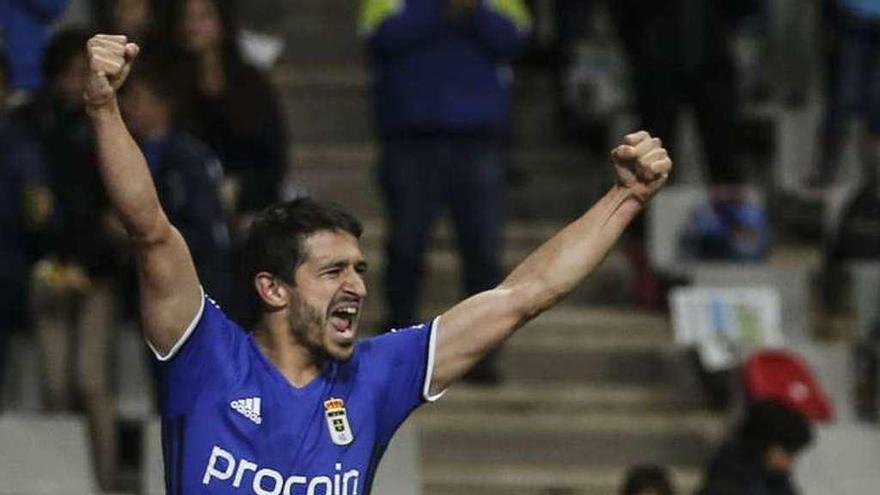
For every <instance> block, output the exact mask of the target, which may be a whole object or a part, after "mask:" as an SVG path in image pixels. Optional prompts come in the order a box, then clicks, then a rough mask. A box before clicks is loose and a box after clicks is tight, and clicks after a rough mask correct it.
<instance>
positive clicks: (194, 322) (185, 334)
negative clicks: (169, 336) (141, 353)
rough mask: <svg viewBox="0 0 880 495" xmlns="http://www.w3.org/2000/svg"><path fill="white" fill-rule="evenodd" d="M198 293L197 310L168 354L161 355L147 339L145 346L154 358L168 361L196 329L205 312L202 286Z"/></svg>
mask: <svg viewBox="0 0 880 495" xmlns="http://www.w3.org/2000/svg"><path fill="white" fill-rule="evenodd" d="M199 293H200V294H201V300H202V302H201V304H200V305H199V310H198V311H197V312H196V315H195V317H194V318H193V319H192V321H191V322H190V324H189V326H188V327H187V328H186V331H185V332H183V334H182V335H181V336H180V338H179V339H177V342H176V343H175V344H174V346H172V347H171V350H170V351H168V354H165V355H164V356H163V355H162V354H161V353H160V352H159V351H157V350H156V348H155V347H153V344H152V343H151V342H150V341H149V340H147V347H149V348H150V350H151V351H153V355H154V356H156V359H158V360H159V361H163V362H164V361H168V360H170V359H171V358H173V357H174V355H175V354H177V351H179V350H180V348H181V347H183V344H185V343H186V341H187V340H188V339H189V336H190V335H192V333H193V330H195V329H196V326H197V325H198V324H199V321H200V320H201V319H202V313H204V312H205V290H204V289H203V288H202V287H199Z"/></svg>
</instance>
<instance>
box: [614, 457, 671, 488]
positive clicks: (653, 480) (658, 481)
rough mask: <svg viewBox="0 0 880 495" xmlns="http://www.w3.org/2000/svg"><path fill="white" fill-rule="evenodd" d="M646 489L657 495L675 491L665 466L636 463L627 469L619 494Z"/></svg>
mask: <svg viewBox="0 0 880 495" xmlns="http://www.w3.org/2000/svg"><path fill="white" fill-rule="evenodd" d="M647 490H652V491H653V492H655V493H657V494H658V495H673V493H675V490H674V489H673V487H672V482H671V481H670V480H669V474H668V473H667V471H666V468H664V467H663V466H658V465H655V464H637V465H635V466H632V467H631V468H629V469H628V470H627V472H626V478H624V482H623V489H622V490H621V492H620V493H621V495H640V494H641V493H643V492H645V491H647Z"/></svg>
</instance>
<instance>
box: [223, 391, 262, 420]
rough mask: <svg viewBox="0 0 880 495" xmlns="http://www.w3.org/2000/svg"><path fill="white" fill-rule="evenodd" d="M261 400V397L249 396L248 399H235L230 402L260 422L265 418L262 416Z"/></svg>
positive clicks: (238, 410) (248, 417)
mask: <svg viewBox="0 0 880 495" xmlns="http://www.w3.org/2000/svg"><path fill="white" fill-rule="evenodd" d="M261 401H262V399H260V398H259V397H249V398H247V399H238V400H234V401H232V402H230V403H229V406H230V407H231V408H232V409H234V410H235V411H237V412H238V413H239V414H241V415H242V416H244V417H246V418H247V419H249V420H251V421H253V422H254V423H256V424H260V423H262V422H263V418H262V417H261V416H260V402H261Z"/></svg>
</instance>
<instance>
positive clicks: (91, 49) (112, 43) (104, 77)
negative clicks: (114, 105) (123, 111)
mask: <svg viewBox="0 0 880 495" xmlns="http://www.w3.org/2000/svg"><path fill="white" fill-rule="evenodd" d="M138 51H140V49H139V48H138V46H137V45H136V44H134V43H129V42H128V38H126V37H125V36H122V35H109V34H96V35H95V36H92V38H91V39H89V41H88V43H87V44H86V56H87V57H88V64H89V73H88V80H87V81H86V91H85V94H84V95H83V97H84V98H85V101H86V106H87V107H88V108H90V109H96V108H100V107H103V106H105V105H107V104H109V103H111V102H112V101H113V98H114V96H115V95H116V90H117V89H119V87H120V86H122V83H124V82H125V78H126V77H128V73H129V72H131V63H132V62H133V61H134V58H135V57H137V54H138Z"/></svg>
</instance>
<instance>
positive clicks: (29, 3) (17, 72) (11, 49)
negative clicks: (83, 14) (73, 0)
mask: <svg viewBox="0 0 880 495" xmlns="http://www.w3.org/2000/svg"><path fill="white" fill-rule="evenodd" d="M67 3H68V0H0V31H2V38H3V41H4V45H5V46H4V51H5V52H6V57H7V58H8V59H9V77H10V84H9V85H10V86H11V87H12V88H14V89H27V90H35V89H38V88H39V87H40V86H41V85H42V82H43V75H42V74H43V67H42V61H43V49H45V48H46V41H47V38H48V27H49V26H50V25H51V24H52V22H54V21H55V19H56V18H57V17H58V16H60V15H61V14H62V13H64V10H65V9H66V8H67Z"/></svg>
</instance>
